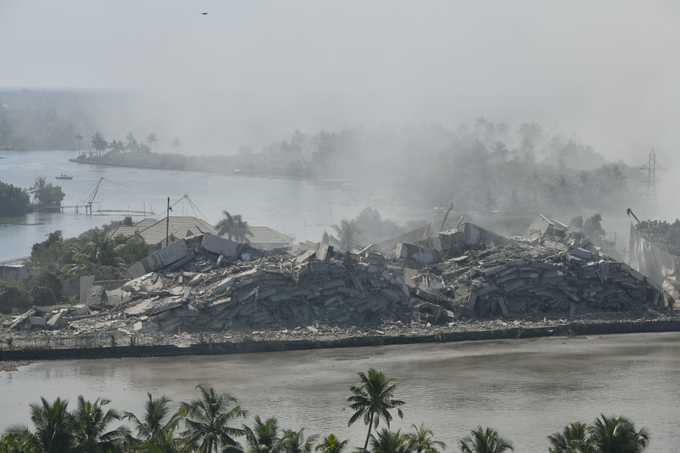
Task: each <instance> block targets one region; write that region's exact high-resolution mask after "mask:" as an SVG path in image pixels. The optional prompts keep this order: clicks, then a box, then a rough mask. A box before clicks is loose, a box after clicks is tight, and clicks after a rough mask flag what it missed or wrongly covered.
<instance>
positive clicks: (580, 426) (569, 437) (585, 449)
mask: <svg viewBox="0 0 680 453" xmlns="http://www.w3.org/2000/svg"><path fill="white" fill-rule="evenodd" d="M548 441H549V442H550V450H549V451H550V453H595V451H594V449H593V448H592V446H591V445H590V442H589V439H588V425H587V424H585V423H581V422H574V423H570V424H568V425H567V426H565V428H564V429H563V430H562V432H560V433H555V434H552V435H550V436H548Z"/></svg>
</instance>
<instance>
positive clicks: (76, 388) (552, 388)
mask: <svg viewBox="0 0 680 453" xmlns="http://www.w3.org/2000/svg"><path fill="white" fill-rule="evenodd" d="M679 345H680V334H678V333H669V334H634V335H615V336H602V337H597V336H594V337H578V338H573V339H567V338H545V339H538V340H518V341H503V342H477V343H459V344H441V345H435V344H430V345H409V346H389V347H379V348H353V349H335V350H319V351H301V352H277V353H259V354H243V355H232V356H208V357H181V358H177V357H169V358H155V359H121V360H81V361H59V362H43V363H36V364H33V365H29V366H27V367H22V368H21V369H20V370H19V371H18V372H13V373H4V374H0V388H2V389H3V393H2V398H3V399H2V403H1V409H2V410H1V411H0V430H1V429H5V428H6V427H8V426H10V425H12V424H16V423H25V422H27V421H28V407H27V405H28V403H29V402H34V401H36V400H37V399H38V398H39V396H40V395H43V396H45V397H47V398H48V399H53V398H55V397H57V396H62V397H66V398H68V399H69V400H70V401H75V399H76V397H77V396H78V395H80V394H83V395H84V396H85V397H87V398H89V399H94V398H96V397H98V396H104V397H107V398H110V399H111V400H112V401H113V406H115V407H117V408H120V409H124V410H132V411H135V412H138V411H141V409H142V406H143V404H144V400H145V398H146V392H152V393H153V394H154V395H160V394H167V395H169V396H171V397H172V399H173V400H175V401H180V400H188V399H191V398H193V397H194V396H195V390H194V386H195V385H196V384H199V383H204V384H209V385H212V386H214V387H215V388H216V389H217V390H219V391H226V392H230V393H232V394H234V395H235V396H237V397H238V398H239V399H240V400H241V401H242V404H243V405H244V406H245V408H247V409H248V410H249V411H250V414H251V416H254V415H260V416H263V417H268V416H277V417H278V418H279V420H280V422H281V426H283V427H288V428H294V429H299V428H300V427H301V426H305V430H306V433H307V434H311V433H319V434H327V433H329V432H331V431H332V432H334V433H335V434H336V435H339V436H340V437H341V438H351V444H352V445H358V444H359V443H360V442H361V441H362V440H363V437H362V436H363V434H364V430H363V426H355V427H352V428H349V429H348V428H347V419H348V418H349V415H350V411H349V409H345V406H346V401H345V399H346V397H347V396H348V393H349V392H348V388H349V386H350V385H351V384H352V383H354V381H355V380H356V372H357V371H361V370H366V369H368V368H369V367H376V368H379V369H383V370H384V371H385V372H386V373H387V374H388V375H389V376H391V377H394V378H396V379H398V381H399V388H398V392H397V395H398V396H399V397H401V398H402V399H404V400H405V401H406V407H405V419H404V421H403V422H402V423H397V424H396V427H402V428H404V429H407V428H408V427H409V426H410V425H411V424H414V423H421V422H424V423H426V424H427V425H429V426H430V427H431V428H432V429H433V430H434V432H435V433H436V435H437V437H439V438H441V439H443V440H444V441H446V442H447V444H448V445H449V447H450V450H451V451H456V443H455V442H456V440H457V439H459V438H460V437H462V436H464V435H465V434H466V433H467V431H468V430H469V429H472V428H474V427H475V426H476V425H478V424H484V425H488V426H493V427H496V428H498V429H499V430H500V432H501V433H502V434H503V435H505V436H507V437H509V438H510V439H512V440H513V441H514V442H515V447H516V450H515V451H518V452H539V451H546V450H547V441H546V436H547V435H548V434H551V433H553V432H555V431H557V430H559V429H560V428H561V427H562V426H564V425H565V424H567V423H569V422H571V421H575V420H583V421H592V420H593V419H594V418H595V417H596V416H598V415H599V414H600V412H603V413H605V414H624V415H626V416H628V417H630V418H631V419H632V420H634V421H635V423H636V424H638V426H646V427H648V428H649V430H650V431H651V435H652V443H651V446H650V449H649V451H655V452H677V451H680V450H678V446H679V445H680V432H678V430H677V421H678V407H680V379H678V375H679V374H678V373H680V355H678V353H677V351H678V346H679Z"/></svg>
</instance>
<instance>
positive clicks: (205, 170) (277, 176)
mask: <svg viewBox="0 0 680 453" xmlns="http://www.w3.org/2000/svg"><path fill="white" fill-rule="evenodd" d="M69 162H73V163H76V164H81V165H92V166H95V167H96V166H100V167H114V168H136V169H140V170H157V171H181V172H188V173H207V174H211V175H222V176H233V177H243V178H266V179H287V180H293V181H311V182H324V180H318V179H316V178H312V177H305V176H299V175H286V174H281V173H266V172H252V171H250V172H247V171H239V172H233V171H232V172H229V171H226V170H214V169H212V170H211V169H209V168H181V167H173V168H162V167H159V166H154V165H140V164H126V163H118V162H111V161H90V160H82V159H77V158H76V159H69ZM343 182H345V181H344V180H343Z"/></svg>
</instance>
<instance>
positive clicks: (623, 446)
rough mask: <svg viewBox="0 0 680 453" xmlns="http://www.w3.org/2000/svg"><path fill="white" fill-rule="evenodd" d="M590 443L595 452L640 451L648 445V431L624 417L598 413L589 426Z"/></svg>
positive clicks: (622, 452) (618, 452) (624, 452)
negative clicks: (636, 426) (637, 428)
mask: <svg viewBox="0 0 680 453" xmlns="http://www.w3.org/2000/svg"><path fill="white" fill-rule="evenodd" d="M589 431H590V443H591V444H592V446H593V448H594V449H595V451H596V452H597V453H640V452H642V451H644V450H645V449H646V448H647V446H648V445H649V433H647V430H646V429H644V428H642V429H640V430H639V431H637V430H636V429H635V424H633V422H632V421H630V420H629V419H627V418H626V417H607V416H605V415H600V416H599V417H598V418H597V419H596V420H595V422H594V423H593V424H592V425H591V426H590V429H589Z"/></svg>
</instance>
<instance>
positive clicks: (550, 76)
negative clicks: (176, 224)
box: [0, 0, 680, 160]
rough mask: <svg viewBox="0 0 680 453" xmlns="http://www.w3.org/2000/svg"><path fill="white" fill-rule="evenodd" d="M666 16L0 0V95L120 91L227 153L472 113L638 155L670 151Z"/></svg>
mask: <svg viewBox="0 0 680 453" xmlns="http://www.w3.org/2000/svg"><path fill="white" fill-rule="evenodd" d="M679 5H680V3H678V2H674V1H672V0H669V1H652V0H647V1H639V0H638V1H626V0H598V1H592V0H590V1H586V0H583V1H580V0H576V1H574V0H572V1H568V2H566V1H565V2H553V1H545V0H513V1H501V0H499V1H479V2H470V1H466V2H463V1H454V0H447V1H436V0H432V1H402V0H368V1H367V0H363V1H354V0H341V1H319V0H279V1H265V0H262V1H258V0H247V1H246V0H243V1H228V0H221V1H189V0H181V1H171V0H162V1H161V0H158V1H151V0H147V1H140V0H116V1H108V0H63V1H54V0H45V1H33V0H0V56H1V57H0V65H2V69H1V70H0V86H14V87H17V86H20V87H69V88H96V89H98V88H106V89H120V90H132V91H135V92H139V93H143V94H144V95H145V99H146V101H145V105H144V106H143V108H142V107H141V106H140V107H139V113H138V114H139V115H140V118H141V117H142V116H144V118H145V120H146V119H148V121H150V122H151V123H152V124H160V123H163V124H164V125H165V127H166V129H169V130H173V131H180V132H184V133H194V134H197V135H209V136H211V137H213V138H216V137H218V136H219V137H220V140H223V142H224V143H227V144H229V145H232V144H233V145H238V144H239V143H243V142H257V141H262V142H265V141H267V140H269V139H273V138H278V137H281V136H282V135H287V134H289V133H290V131H292V130H294V129H302V130H312V129H317V128H322V127H324V128H331V129H336V128H342V127H354V126H357V125H362V124H367V125H369V126H381V125H388V126H392V125H403V124H414V123H415V124H421V123H426V122H438V123H443V124H445V125H450V126H453V125H455V124H457V123H458V122H460V121H466V120H471V119H473V118H475V117H477V116H481V115H483V116H486V117H487V118H489V119H492V120H496V121H509V122H512V123H517V122H521V121H527V120H536V121H539V122H541V123H542V124H544V125H546V126H547V127H548V128H551V129H555V130H559V131H560V132H562V133H564V134H566V135H573V136H575V137H577V138H580V139H582V140H583V141H585V142H587V143H592V144H594V145H596V147H597V149H598V150H599V151H601V152H603V153H604V154H606V155H607V156H609V157H621V158H626V159H629V160H639V157H641V156H643V155H644V154H645V152H646V151H645V149H646V147H648V146H650V145H656V146H658V147H660V148H661V150H662V151H663V152H667V153H671V152H672V151H673V147H674V145H675V144H676V143H677V142H676V137H675V136H674V135H675V134H674V132H675V130H676V122H677V120H678V118H680V115H679V114H680V102H678V101H680V96H679V95H680V87H679V86H678V83H677V81H678V80H680V70H679V66H680V63H678V58H677V55H678V54H679V53H680V52H678V51H679V50H680V46H679V44H680V14H679V13H680V6H679ZM201 11H207V12H208V13H209V14H208V15H207V16H202V15H201V14H200V12H201ZM141 112H144V113H141ZM126 121H128V122H129V121H132V120H131V119H126ZM120 127H121V128H123V129H125V127H126V126H125V125H123V124H121V125H120ZM128 128H129V127H128ZM216 131H218V132H216Z"/></svg>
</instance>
